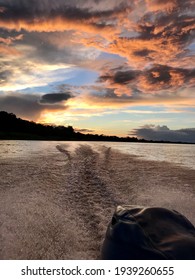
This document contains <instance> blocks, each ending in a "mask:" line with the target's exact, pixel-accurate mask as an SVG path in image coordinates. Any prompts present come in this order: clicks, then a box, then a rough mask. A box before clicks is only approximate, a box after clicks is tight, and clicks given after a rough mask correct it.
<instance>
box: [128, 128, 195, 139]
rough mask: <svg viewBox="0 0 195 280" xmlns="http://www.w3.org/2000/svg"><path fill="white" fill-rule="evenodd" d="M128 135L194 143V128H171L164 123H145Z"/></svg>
mask: <svg viewBox="0 0 195 280" xmlns="http://www.w3.org/2000/svg"><path fill="white" fill-rule="evenodd" d="M129 135H134V136H137V137H138V138H144V139H146V140H153V141H171V142H187V143H195V128H185V129H178V130H171V129H169V128H168V127H167V126H166V125H163V126H155V125H145V126H143V127H140V128H137V129H134V130H133V131H131V132H130V134H129Z"/></svg>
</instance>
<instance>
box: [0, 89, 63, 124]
mask: <svg viewBox="0 0 195 280" xmlns="http://www.w3.org/2000/svg"><path fill="white" fill-rule="evenodd" d="M39 99H40V96H39V95H32V94H14V95H11V94H8V95H0V111H7V112H8V113H14V114H16V115H17V116H18V117H21V118H22V117H23V118H27V119H30V120H35V121H36V120H37V119H38V118H39V117H40V115H41V113H42V112H43V111H45V110H47V111H55V110H65V109H66V108H67V107H66V106H64V105H60V104H58V105H57V104H53V105H52V104H48V105H46V104H40V103H39Z"/></svg>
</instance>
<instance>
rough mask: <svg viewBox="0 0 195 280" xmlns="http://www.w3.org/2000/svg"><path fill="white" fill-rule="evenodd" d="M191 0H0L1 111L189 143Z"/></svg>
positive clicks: (194, 129)
mask: <svg viewBox="0 0 195 280" xmlns="http://www.w3.org/2000/svg"><path fill="white" fill-rule="evenodd" d="M194 14H195V1H194V0H185V1H183V0H85V1H82V0H71V1H66V0H42V1H39V0H31V1H27V0H0V66H1V67H0V110H1V111H2V110H3V111H7V112H10V113H14V114H16V115H17V117H20V118H23V119H27V120H30V121H35V122H41V123H44V124H56V125H65V126H67V125H71V126H73V127H74V129H75V130H76V131H81V132H84V133H98V134H105V135H117V136H136V137H138V138H145V139H147V140H168V141H186V142H195V90H194V89H195V40H194V34H195V15H194Z"/></svg>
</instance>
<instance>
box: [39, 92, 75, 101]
mask: <svg viewBox="0 0 195 280" xmlns="http://www.w3.org/2000/svg"><path fill="white" fill-rule="evenodd" d="M72 97H73V96H72V94H71V93H69V92H67V93H48V94H45V95H42V96H41V99H40V101H39V102H40V103H41V104H55V103H60V102H62V101H66V100H68V99H70V98H72Z"/></svg>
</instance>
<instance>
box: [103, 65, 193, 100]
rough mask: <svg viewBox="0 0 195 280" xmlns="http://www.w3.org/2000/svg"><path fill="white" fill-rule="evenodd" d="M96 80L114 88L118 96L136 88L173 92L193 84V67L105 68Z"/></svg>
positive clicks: (129, 93) (151, 91) (147, 90)
mask: <svg viewBox="0 0 195 280" xmlns="http://www.w3.org/2000/svg"><path fill="white" fill-rule="evenodd" d="M98 82H100V83H105V85H106V86H107V87H109V88H112V89H114V93H115V94H116V95H118V96H122V95H129V96H130V95H132V94H133V92H135V90H136V89H137V91H138V92H142V93H149V94H151V93H159V92H161V91H169V92H173V91H175V90H177V89H179V88H181V87H193V86H195V69H184V68H176V67H175V68H174V67H170V66H166V65H159V64H157V65H153V66H152V67H150V68H148V69H145V70H130V69H124V70H123V69H122V67H121V68H120V69H118V68H117V69H110V70H107V69H106V70H105V73H103V74H102V75H101V76H100V77H99V79H98Z"/></svg>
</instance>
